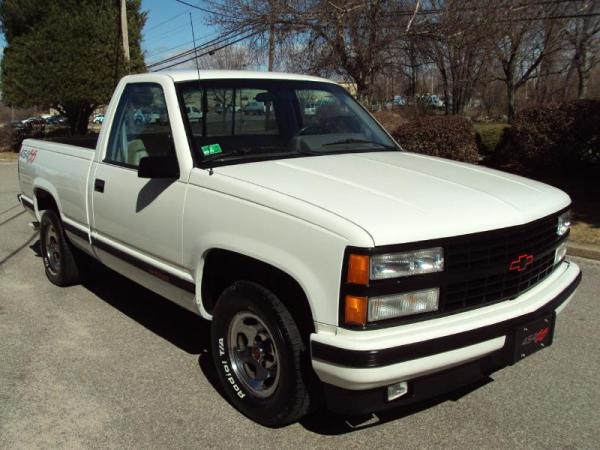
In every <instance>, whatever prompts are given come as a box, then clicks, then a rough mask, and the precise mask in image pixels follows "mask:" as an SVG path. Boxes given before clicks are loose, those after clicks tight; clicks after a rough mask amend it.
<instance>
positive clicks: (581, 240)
mask: <svg viewBox="0 0 600 450" xmlns="http://www.w3.org/2000/svg"><path fill="white" fill-rule="evenodd" d="M570 239H571V242H574V243H577V244H585V245H598V246H600V201H598V200H575V201H574V202H573V226H572V227H571V236H570Z"/></svg>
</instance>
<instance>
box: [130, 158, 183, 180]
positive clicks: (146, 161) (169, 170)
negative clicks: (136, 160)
mask: <svg viewBox="0 0 600 450" xmlns="http://www.w3.org/2000/svg"><path fill="white" fill-rule="evenodd" d="M138 178H171V179H172V178H179V164H177V158H175V157H174V156H145V157H143V158H142V159H140V165H139V167H138Z"/></svg>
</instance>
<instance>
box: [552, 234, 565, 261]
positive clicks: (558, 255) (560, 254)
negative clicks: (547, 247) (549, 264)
mask: <svg viewBox="0 0 600 450" xmlns="http://www.w3.org/2000/svg"><path fill="white" fill-rule="evenodd" d="M565 256H567V241H566V240H564V241H562V242H561V243H560V244H559V246H558V247H556V250H555V251H554V264H558V263H559V262H561V261H562V260H563V259H565Z"/></svg>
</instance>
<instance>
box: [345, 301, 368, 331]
mask: <svg viewBox="0 0 600 450" xmlns="http://www.w3.org/2000/svg"><path fill="white" fill-rule="evenodd" d="M367 305H368V301H367V297H356V296H354V295H346V298H345V299H344V322H345V323H346V325H366V324H367Z"/></svg>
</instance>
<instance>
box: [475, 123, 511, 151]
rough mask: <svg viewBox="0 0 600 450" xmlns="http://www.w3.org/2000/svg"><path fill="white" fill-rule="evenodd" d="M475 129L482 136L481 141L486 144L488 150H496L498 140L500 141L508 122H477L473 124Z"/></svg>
mask: <svg viewBox="0 0 600 450" xmlns="http://www.w3.org/2000/svg"><path fill="white" fill-rule="evenodd" d="M473 126H474V127H475V131H477V132H478V133H479V135H480V136H481V141H482V142H483V145H485V147H486V149H487V151H488V152H490V153H491V152H493V151H494V150H496V146H497V145H498V142H500V136H501V135H502V132H503V131H504V129H505V128H506V127H508V124H507V123H502V122H490V123H475V124H473Z"/></svg>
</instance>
